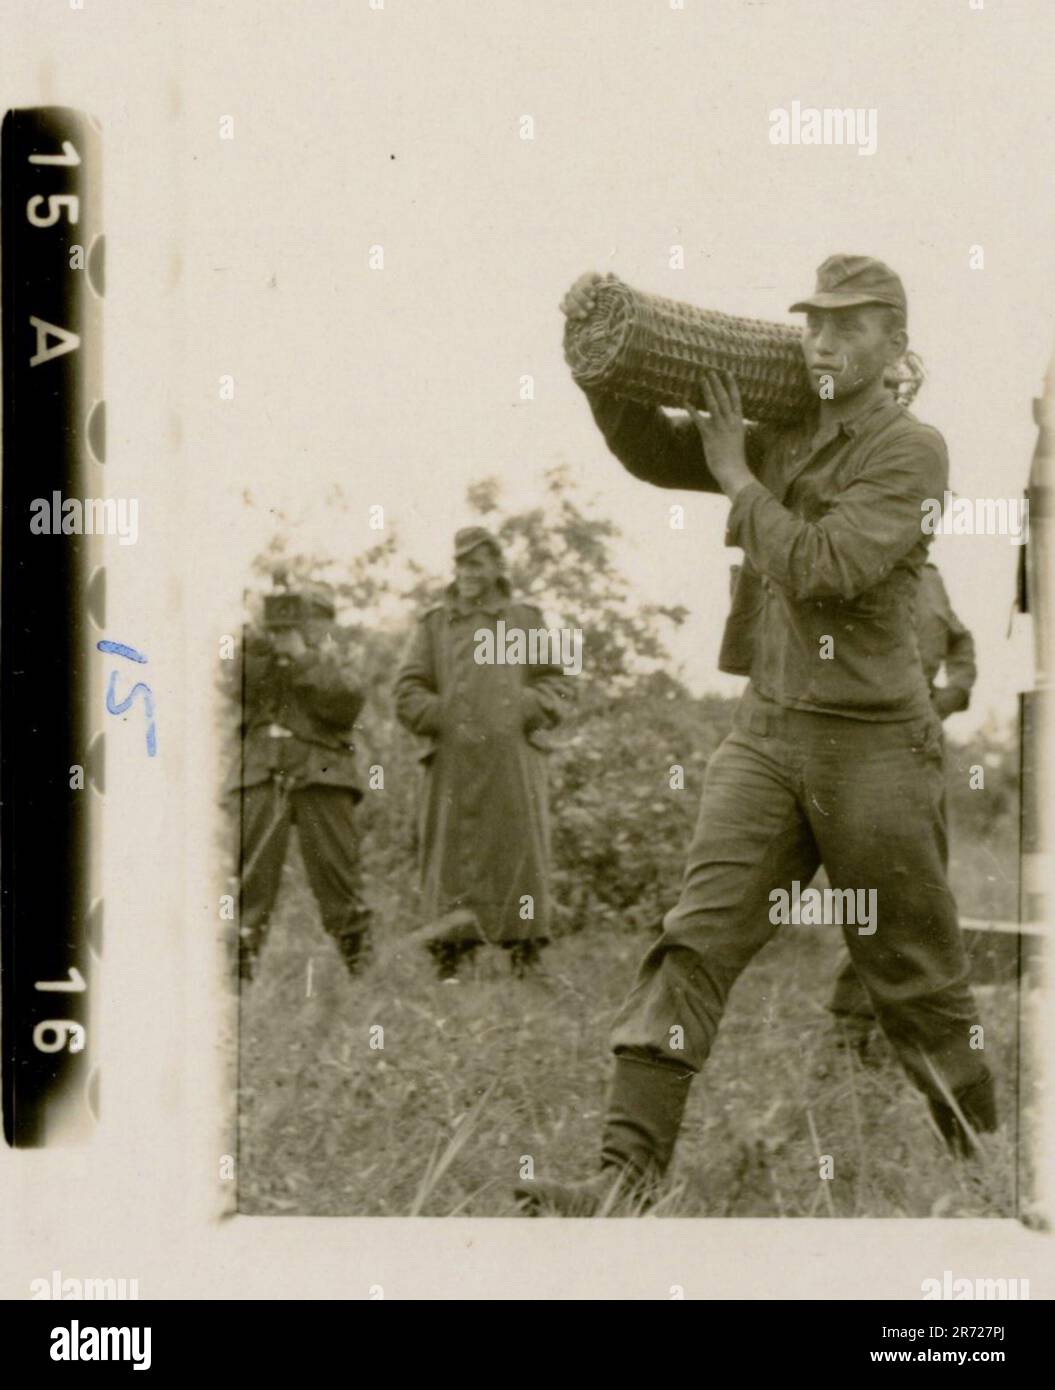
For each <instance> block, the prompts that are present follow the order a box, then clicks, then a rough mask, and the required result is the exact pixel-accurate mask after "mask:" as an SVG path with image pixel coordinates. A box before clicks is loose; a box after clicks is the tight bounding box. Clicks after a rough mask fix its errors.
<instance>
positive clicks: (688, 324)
mask: <svg viewBox="0 0 1055 1390" xmlns="http://www.w3.org/2000/svg"><path fill="white" fill-rule="evenodd" d="M595 293H596V298H597V304H596V308H595V309H594V311H593V313H591V314H590V315H589V316H588V317H587V318H585V319H568V320H566V324H565V329H564V355H565V357H566V359H567V361H568V365H569V366H570V367H571V370H572V375H573V376H574V377H575V380H576V381H577V382H578V383H579V385H580V386H585V387H592V388H596V389H597V390H603V391H607V392H608V393H610V394H611V395H614V396H625V397H627V398H628V399H629V400H632V401H639V402H640V403H641V404H642V405H666V406H681V405H685V404H686V403H689V404H691V405H695V406H697V407H699V408H700V409H706V405H705V402H704V400H703V397H702V395H701V394H700V376H701V373H702V371H703V369H704V368H706V367H715V368H718V369H719V370H725V371H729V372H732V374H733V375H734V376H735V377H736V382H737V385H738V386H739V388H740V399H741V401H742V403H743V409H744V415H745V417H746V418H747V419H748V420H766V421H772V422H774V423H785V422H787V421H790V420H794V419H796V418H797V417H799V416H800V415H801V414H802V413H803V411H804V410H805V409H807V407H808V406H809V404H810V402H811V398H812V396H811V391H810V383H809V377H808V376H807V375H806V369H805V366H804V365H803V361H802V349H801V347H800V334H799V330H798V329H797V328H793V327H791V326H790V325H788V324H781V323H766V322H765V321H763V320H761V319H745V318H736V317H734V316H733V315H731V314H719V313H715V312H714V311H713V310H710V309H697V308H695V307H693V306H692V305H690V304H682V303H679V302H678V301H677V300H674V299H663V298H661V297H660V296H659V295H654V294H642V293H640V292H639V291H638V290H634V289H631V288H630V286H629V285H626V284H624V283H623V282H622V281H621V280H616V279H612V280H606V281H604V282H602V283H601V284H599V285H598V286H597V287H596V291H595Z"/></svg>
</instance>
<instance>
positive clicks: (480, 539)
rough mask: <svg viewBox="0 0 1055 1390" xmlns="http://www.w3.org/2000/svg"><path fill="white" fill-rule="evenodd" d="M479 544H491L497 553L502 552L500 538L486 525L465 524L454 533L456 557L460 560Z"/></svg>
mask: <svg viewBox="0 0 1055 1390" xmlns="http://www.w3.org/2000/svg"><path fill="white" fill-rule="evenodd" d="M478 545H489V546H491V547H492V548H493V549H494V552H495V554H496V555H501V553H502V547H501V546H500V545H499V544H498V538H497V537H496V536H493V535H492V534H491V532H490V531H489V530H488V529H487V527H486V526H463V527H462V529H461V530H460V531H455V533H454V558H455V559H456V560H460V559H461V558H462V556H463V555H468V553H469V551H470V550H475V549H476V547H477V546H478Z"/></svg>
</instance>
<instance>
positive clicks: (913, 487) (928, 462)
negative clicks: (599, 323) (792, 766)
mask: <svg viewBox="0 0 1055 1390" xmlns="http://www.w3.org/2000/svg"><path fill="white" fill-rule="evenodd" d="M588 399H589V402H590V407H591V409H592V411H593V414H594V417H595V419H596V420H597V423H598V425H599V426H600V428H601V430H602V432H603V434H604V436H605V439H606V441H607V443H608V446H609V448H610V449H611V450H612V452H613V453H614V454H615V456H616V457H617V458H618V459H619V460H620V462H622V463H623V464H624V466H625V467H626V468H627V469H628V470H629V472H631V473H632V474H633V475H634V476H635V477H638V478H642V479H644V480H645V481H647V482H651V483H654V484H656V485H657V486H659V487H668V488H685V489H690V490H693V491H701V492H720V491H721V488H720V486H719V484H718V482H717V481H716V479H715V478H714V477H713V476H712V474H711V473H710V471H709V470H708V468H707V466H706V463H705V461H704V454H703V445H702V443H701V441H700V437H699V432H698V430H697V429H696V426H695V424H694V423H693V421H692V420H691V419H689V418H688V417H685V416H681V417H675V416H670V415H667V414H665V413H664V412H663V411H662V410H660V409H658V408H649V407H646V406H641V405H637V404H636V403H634V402H630V401H623V400H618V399H616V398H614V397H611V396H605V395H600V394H592V393H588ZM747 461H748V466H749V467H750V469H751V471H752V473H754V475H755V481H754V482H751V483H749V484H748V485H747V486H746V487H744V488H743V489H742V490H741V491H740V492H739V493H738V494H737V496H736V498H735V500H734V501H733V504H732V506H731V508H730V512H729V519H728V524H727V528H726V543H727V544H728V545H736V546H740V547H741V548H742V549H743V551H744V563H743V565H742V567H741V570H740V574H739V576H738V578H737V582H736V587H735V592H734V594H733V604H732V609H731V612H730V615H729V619H728V622H727V623H726V628H725V635H724V638H723V641H722V648H721V654H720V657H719V663H718V664H719V667H720V668H721V670H723V671H728V672H730V673H731V674H734V675H744V676H750V678H751V682H752V685H753V686H754V687H755V689H756V690H758V691H759V692H760V693H761V694H762V695H764V696H766V697H768V698H769V699H771V700H775V701H777V702H778V703H779V704H782V705H784V706H787V707H789V708H793V709H803V710H813V711H817V712H820V713H828V714H842V715H850V716H853V717H855V718H858V719H873V720H902V719H914V718H918V717H920V716H922V715H925V714H926V713H927V712H928V709H929V704H930V695H929V689H928V682H927V679H926V678H925V676H924V673H923V669H922V666H921V662H920V656H919V652H918V649H917V643H916V635H915V625H914V608H915V601H916V592H917V588H918V585H919V581H920V572H921V570H922V569H923V565H924V563H925V561H926V556H927V550H928V547H929V544H930V540H931V538H930V536H929V535H927V534H926V533H925V532H924V530H923V526H922V520H923V516H924V509H923V503H924V502H926V501H928V500H930V499H939V500H940V499H941V498H942V497H943V495H944V492H945V488H946V486H947V483H948V457H947V454H946V449H945V444H944V441H943V440H942V437H941V435H940V434H939V433H938V432H937V430H935V429H932V428H931V427H930V426H929V425H924V424H922V423H921V422H920V421H918V420H917V419H916V418H915V416H913V415H912V414H910V413H909V411H907V410H906V409H904V407H902V406H899V405H897V404H895V403H894V402H893V401H892V400H890V399H889V398H887V399H884V400H881V401H879V402H876V403H873V404H871V405H869V406H867V407H866V408H865V409H864V410H863V411H862V412H861V413H860V414H858V415H857V416H855V417H854V418H852V419H849V420H844V421H842V422H840V423H839V424H837V425H836V426H834V427H833V428H832V429H831V430H830V431H829V432H828V433H827V434H826V435H825V436H823V437H818V436H817V418H816V414H815V413H814V412H811V413H810V414H809V415H808V416H807V417H806V418H804V419H803V420H802V421H801V422H796V423H795V424H794V425H791V426H785V427H775V426H768V425H755V426H749V427H748V430H747ZM825 637H828V638H830V639H832V641H833V643H834V648H835V650H836V651H837V653H838V656H837V659H835V660H824V659H823V658H822V652H823V650H824V647H823V646H822V639H823V638H825Z"/></svg>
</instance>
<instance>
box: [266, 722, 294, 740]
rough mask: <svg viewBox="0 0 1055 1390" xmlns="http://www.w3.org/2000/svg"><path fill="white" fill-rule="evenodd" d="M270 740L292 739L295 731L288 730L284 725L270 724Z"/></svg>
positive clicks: (268, 727) (268, 734)
mask: <svg viewBox="0 0 1055 1390" xmlns="http://www.w3.org/2000/svg"><path fill="white" fill-rule="evenodd" d="M267 736H268V738H292V737H293V730H292V729H287V728H286V727H285V725H283V724H269V725H268V726H267Z"/></svg>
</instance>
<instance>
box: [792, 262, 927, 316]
mask: <svg viewBox="0 0 1055 1390" xmlns="http://www.w3.org/2000/svg"><path fill="white" fill-rule="evenodd" d="M855 304H889V305H890V306H891V308H893V309H900V310H901V312H902V313H903V314H905V315H906V317H907V315H908V301H907V300H906V298H905V287H904V285H903V284H902V283H901V280H900V279H899V278H898V276H896V275H895V274H894V272H893V271H892V270H891V269H890V267H889V266H888V265H884V264H883V262H882V261H877V260H875V259H874V258H873V257H872V256H829V257H828V259H827V260H826V261H825V262H824V264H823V265H822V266H820V267H819V268H818V270H817V288H816V290H815V291H814V292H813V294H811V295H810V296H809V297H808V298H807V299H800V300H798V301H797V302H796V303H795V304H793V305H792V306H791V308H790V309H789V310H788V313H789V314H798V313H802V312H804V311H805V310H806V309H849V308H852V307H853V306H854V305H855Z"/></svg>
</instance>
